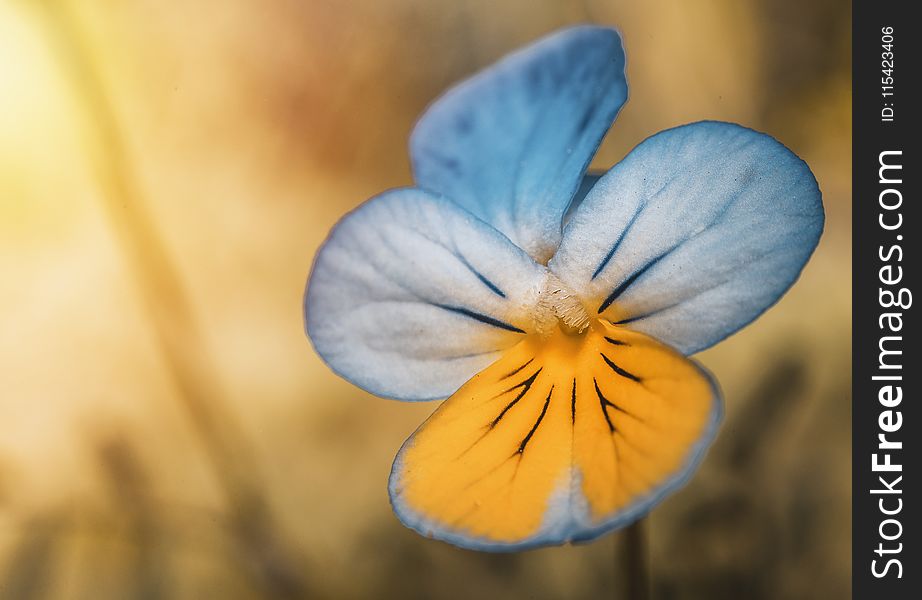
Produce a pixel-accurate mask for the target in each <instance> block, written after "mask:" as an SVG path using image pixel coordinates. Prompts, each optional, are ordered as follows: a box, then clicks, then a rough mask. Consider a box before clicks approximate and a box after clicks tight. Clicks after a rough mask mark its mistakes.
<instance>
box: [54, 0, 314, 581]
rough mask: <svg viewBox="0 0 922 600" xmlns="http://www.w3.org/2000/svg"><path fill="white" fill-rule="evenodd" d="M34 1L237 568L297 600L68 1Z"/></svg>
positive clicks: (258, 486) (256, 482)
mask: <svg viewBox="0 0 922 600" xmlns="http://www.w3.org/2000/svg"><path fill="white" fill-rule="evenodd" d="M36 4H37V5H38V6H39V7H40V8H41V19H40V20H41V21H42V23H43V24H44V25H45V27H46V28H47V31H48V34H49V39H50V42H51V44H52V46H53V50H54V51H56V55H57V58H58V60H59V61H60V64H61V67H62V72H63V73H64V74H65V76H66V77H68V79H69V81H70V86H71V89H72V91H73V94H74V98H75V100H76V102H77V105H78V106H79V108H80V109H81V110H82V111H83V113H84V116H85V121H86V125H87V128H88V132H87V133H88V135H87V139H88V144H89V145H90V146H91V152H90V156H91V158H92V161H93V167H94V168H95V169H96V172H97V176H98V178H99V181H100V184H101V185H102V188H103V190H102V191H103V193H102V194H100V200H101V201H102V203H103V209H104V212H105V214H106V216H107V217H108V219H109V221H110V224H111V226H112V229H113V230H114V232H115V236H116V241H117V243H118V244H119V246H120V248H121V250H122V253H123V255H124V258H125V260H126V262H127V265H126V267H127V268H126V271H127V272H129V273H130V274H132V275H133V276H134V278H135V283H136V284H137V286H138V288H139V291H140V295H141V297H142V298H143V300H144V303H145V309H146V311H147V314H148V317H149V318H150V321H151V324H152V329H153V332H154V336H155V342H156V344H157V345H158V347H159V350H160V352H161V353H162V355H163V358H164V362H165V364H166V368H167V370H168V372H169V375H170V376H171V378H172V380H173V383H174V384H175V385H176V388H177V397H178V398H179V400H180V402H181V404H182V407H183V409H184V410H185V412H186V414H187V415H188V417H189V420H190V421H191V423H192V425H193V427H194V430H195V432H196V434H197V435H198V437H199V439H200V440H201V442H202V445H203V448H204V451H205V454H206V456H207V458H208V460H209V461H210V463H211V467H212V470H213V472H214V473H215V476H216V478H217V479H218V481H219V484H220V485H221V487H222V489H223V492H224V494H225V497H226V500H227V503H228V507H229V511H230V514H231V518H232V529H233V531H234V534H235V536H236V538H237V539H238V540H239V542H240V545H241V548H240V549H241V551H242V552H243V553H244V554H245V559H246V560H245V562H247V563H248V564H250V565H253V566H255V570H256V571H257V573H256V575H257V579H258V580H259V582H260V583H261V584H262V585H263V586H264V587H265V588H266V589H267V591H270V592H271V593H272V594H273V596H275V597H300V596H303V594H304V592H305V591H306V583H305V581H304V576H303V575H302V573H303V569H301V568H299V566H298V565H297V561H294V560H293V559H292V558H291V556H290V554H289V550H288V548H287V547H286V546H285V544H283V543H282V541H281V539H280V538H281V536H280V535H279V533H278V531H277V530H276V528H275V527H274V525H273V524H272V522H271V521H272V520H271V515H270V513H269V510H268V505H267V502H266V498H265V495H264V494H263V492H262V482H261V481H260V478H259V476H258V469H257V466H256V464H255V461H254V460H253V458H252V456H253V455H252V452H250V451H249V450H248V448H249V444H248V443H247V440H246V436H245V435H244V433H243V431H242V430H241V429H240V427H239V425H238V424H237V423H236V421H235V419H234V418H233V417H232V415H231V414H230V413H229V412H228V411H226V410H224V409H223V407H222V405H221V402H220V398H221V396H222V394H221V392H220V390H221V388H222V386H221V383H220V379H219V377H218V374H217V369H216V368H215V365H214V364H213V363H212V361H211V360H210V358H209V352H208V349H207V345H206V344H205V342H204V340H203V338H202V335H201V333H200V331H201V330H200V328H199V326H198V324H197V322H196V319H195V316H194V313H193V310H192V307H191V303H190V301H189V296H188V294H187V292H186V289H185V287H184V285H183V283H182V280H181V278H180V276H179V273H178V270H177V269H176V267H175V266H174V264H173V263H172V261H171V259H170V256H169V253H168V251H167V248H166V245H165V243H164V241H163V239H162V238H161V236H160V233H159V232H158V231H157V228H156V226H155V224H154V221H153V220H152V219H151V217H150V214H149V212H148V209H147V207H146V202H145V199H144V194H143V192H142V189H141V186H140V185H139V184H138V181H137V178H136V175H135V172H134V168H133V165H132V164H131V162H130V159H129V153H128V150H127V147H126V144H125V143H124V138H123V135H122V132H121V129H120V127H119V124H118V120H117V118H116V116H115V113H114V111H113V109H112V105H111V103H110V100H109V97H108V95H107V93H106V89H105V85H104V82H103V79H102V77H101V76H100V73H99V72H98V70H97V67H96V65H95V63H94V60H93V53H92V51H91V50H90V49H89V48H88V47H87V45H86V43H85V41H84V40H83V38H82V36H81V31H80V26H79V24H78V22H77V20H76V19H75V17H74V15H73V14H71V11H70V7H69V6H68V3H67V2H65V1H60V0H37V1H36Z"/></svg>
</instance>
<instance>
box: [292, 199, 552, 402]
mask: <svg viewBox="0 0 922 600" xmlns="http://www.w3.org/2000/svg"><path fill="white" fill-rule="evenodd" d="M545 277H546V269H545V267H543V266H541V265H538V264H536V263H535V262H534V261H533V260H532V259H531V258H530V257H529V256H528V255H527V254H525V253H524V252H523V251H522V250H520V249H519V248H517V247H516V246H515V245H513V244H512V243H511V242H510V241H509V240H508V239H507V238H505V237H504V236H503V235H502V234H500V233H499V232H498V231H496V230H495V229H493V228H492V227H490V226H489V225H487V224H486V223H483V222H482V221H480V220H478V219H477V218H476V217H474V216H473V215H471V214H470V213H468V212H467V211H465V210H463V209H461V208H460V207H458V206H457V205H456V204H454V203H452V202H450V201H448V200H444V199H441V198H438V197H435V196H433V195H432V194H429V193H428V192H425V191H422V190H419V189H414V188H410V189H401V190H392V191H389V192H385V193H383V194H381V195H380V196H377V197H375V198H373V199H371V200H369V201H368V202H366V203H365V204H363V205H362V206H361V207H359V208H358V209H356V210H355V211H353V212H352V213H350V214H348V215H346V216H345V217H344V218H343V219H342V220H341V221H340V222H339V224H338V225H337V226H336V227H335V228H334V229H333V231H332V233H331V234H330V237H329V238H328V239H327V241H326V242H325V243H324V245H323V246H322V247H321V249H320V250H319V251H318V254H317V258H316V260H315V262H314V267H313V271H312V273H311V277H310V280H309V282H308V287H307V292H306V294H305V301H304V307H305V321H306V328H307V333H308V336H309V337H310V339H311V341H312V342H313V344H314V347H315V348H316V350H317V352H318V353H319V354H320V356H321V357H322V358H323V359H324V361H326V363H327V364H328V365H329V366H330V368H332V369H333V370H334V371H335V372H336V373H338V374H339V375H341V376H342V377H345V378H346V379H348V380H349V381H351V382H353V383H355V384H356V385H358V386H360V387H362V388H364V389H366V390H368V391H369V392H372V393H374V394H377V395H379V396H385V397H390V398H397V399H401V400H432V399H437V398H445V397H447V396H449V395H450V394H451V393H453V392H454V391H455V390H457V389H458V388H459V387H460V386H461V385H462V384H463V383H464V382H465V381H467V380H468V379H469V378H470V377H471V376H473V375H474V374H476V373H477V372H478V371H480V370H481V369H483V368H484V367H486V366H487V365H489V364H490V363H491V362H493V361H494V360H495V359H496V358H498V357H499V355H500V353H501V351H502V350H504V349H506V348H508V347H510V346H512V345H514V344H515V343H517V342H519V341H520V340H521V339H522V338H523V337H524V335H525V334H526V333H527V332H530V331H532V329H533V327H534V325H533V321H532V318H531V316H530V315H529V313H528V311H527V310H526V309H527V307H530V306H532V305H533V304H534V302H535V294H536V293H537V290H538V289H540V287H541V285H542V284H543V281H544V278H545Z"/></svg>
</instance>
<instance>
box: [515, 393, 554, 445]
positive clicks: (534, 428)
mask: <svg viewBox="0 0 922 600" xmlns="http://www.w3.org/2000/svg"><path fill="white" fill-rule="evenodd" d="M553 393H554V386H551V391H549V392H548V393H547V400H545V401H544V408H542V409H541V414H540V415H538V420H537V421H535V424H534V425H533V426H532V428H531V431H529V432H528V435H526V436H525V439H524V440H522V443H521V444H520V445H519V449H518V450H516V452H517V453H519V454H524V453H525V446H527V445H528V442H530V441H531V437H532V436H533V435H535V431H537V430H538V425H540V424H541V421H542V420H544V415H546V414H547V407H548V406H549V405H550V404H551V395H552V394H553Z"/></svg>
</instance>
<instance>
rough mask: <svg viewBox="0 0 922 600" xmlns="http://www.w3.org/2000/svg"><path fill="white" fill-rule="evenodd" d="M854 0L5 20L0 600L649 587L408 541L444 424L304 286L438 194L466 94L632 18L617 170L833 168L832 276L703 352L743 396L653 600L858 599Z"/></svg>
mask: <svg viewBox="0 0 922 600" xmlns="http://www.w3.org/2000/svg"><path fill="white" fill-rule="evenodd" d="M849 12H850V7H849V6H848V5H847V3H842V2H834V1H832V0H817V1H813V2H808V1H804V0H785V1H783V2H779V1H772V0H743V1H738V0H704V1H698V2H688V1H682V0H674V1H668V0H647V1H645V2H627V1H603V0H585V1H583V2H577V1H574V2H563V1H553V0H540V1H535V0H513V1H507V2H495V1H488V0H469V1H465V2H448V1H445V2H435V1H431V0H430V1H427V0H360V1H358V2H348V3H347V2H342V1H335V0H311V1H296V0H261V1H255V0H253V1H250V2H226V1H219V0H200V1H197V2H180V1H174V0H136V1H133V2H107V1H103V0H94V1H90V0H85V1H84V0H79V1H78V0H70V1H66V0H4V1H3V2H2V3H0V314H2V328H0V598H4V599H6V598H12V599H16V600H18V599H20V598H93V599H108V598H281V597H306V598H365V597H376V598H383V597H401V598H406V597H409V598H414V597H425V598H433V597H446V598H469V597H499V596H503V597H529V598H545V597H547V598H582V597H587V598H588V597H593V598H594V597H612V596H614V597H618V594H619V590H621V589H622V577H621V571H620V567H619V565H620V564H621V563H620V562H619V559H618V558H617V557H616V549H617V548H618V543H619V538H618V536H608V537H605V538H603V539H601V540H599V541H597V542H595V543H593V544H589V545H584V546H578V547H564V548H553V549H547V550H540V551H533V552H528V553H524V554H518V555H487V554H478V553H472V552H465V551H461V550H456V549H454V548H452V547H449V546H446V545H443V544H441V543H438V542H433V541H429V540H426V539H423V538H421V537H419V536H417V535H416V534H414V533H411V532H410V531H409V530H406V529H404V528H403V527H402V526H401V525H400V524H399V523H398V522H397V520H396V518H395V517H394V516H393V515H392V514H391V512H390V507H389V505H388V501H387V493H386V481H387V475H388V470H389V467H390V462H391V460H392V458H393V456H394V454H395V452H396V451H397V449H398V447H399V446H400V444H401V442H402V441H403V440H404V438H405V437H406V436H407V435H409V433H410V432H411V431H412V430H413V429H414V428H415V427H416V425H418V424H419V423H420V422H421V421H422V420H423V419H424V417H425V416H426V415H427V414H428V413H429V412H430V411H431V410H432V409H433V405H431V404H425V403H424V404H416V405H410V404H401V403H397V402H391V401H384V400H379V399H376V398H373V397H370V396H368V395H367V394H365V393H363V392H361V391H360V390H358V389H356V388H354V387H352V386H351V385H349V384H348V383H346V382H344V381H341V380H339V379H337V378H336V377H335V376H333V375H332V374H331V373H330V372H329V371H328V370H327V369H326V368H325V367H324V366H323V365H322V364H321V362H320V360H319V359H318V358H317V357H316V355H315V354H314V353H313V351H312V350H311V348H310V345H309V343H308V341H307V339H306V337H305V336H304V334H303V332H302V322H301V319H302V317H301V294H302V292H303V286H304V283H305V279H306V277H307V273H308V271H309V268H310V265H311V260H312V257H313V254H314V252H315V250H316V249H317V247H318V245H319V244H320V243H321V241H322V240H323V238H324V236H325V234H326V232H327V231H328V229H329V228H330V226H331V225H332V224H333V223H334V222H335V221H336V220H337V219H338V218H339V217H340V216H341V215H342V214H343V213H344V212H346V211H347V210H349V209H351V208H353V207H354V206H356V205H357V204H359V203H360V202H362V201H363V200H365V199H366V198H367V197H369V196H371V195H372V194H374V193H376V192H378V191H380V190H383V189H385V188H387V187H393V186H399V185H405V184H408V183H409V182H410V175H409V168H408V161H407V156H406V143H407V135H408V133H409V131H410V129H411V127H412V124H413V120H414V118H415V117H416V116H417V115H418V114H419V113H420V111H421V110H422V109H423V108H424V107H425V105H426V104H427V102H429V101H430V100H431V99H432V98H433V97H435V96H436V95H437V94H438V93H439V92H440V91H441V90H443V89H444V88H445V87H446V86H448V85H449V84H450V83H451V82H453V81H456V80H458V79H459V78H461V77H463V76H465V75H467V74H469V73H472V72H473V71H475V70H477V69H478V68H480V67H482V66H484V65H486V64H488V63H490V62H491V61H492V60H494V59H496V58H498V57H499V56H501V55H502V54H504V53H505V52H507V51H509V50H511V49H513V48H516V47H517V46H520V45H522V44H524V43H526V42H528V41H530V40H532V39H534V38H536V37H538V36H540V35H541V34H544V33H546V32H548V31H550V30H553V29H555V28H557V27H560V26H562V25H566V24H569V23H576V22H584V21H594V22H597V23H604V24H615V25H617V26H618V27H619V28H620V29H621V30H622V32H623V35H624V39H625V45H626V47H627V52H628V78H629V82H630V85H631V99H630V101H629V103H628V105H627V106H626V108H625V110H624V111H623V112H622V114H621V117H620V119H619V120H618V122H617V123H616V125H615V127H614V129H613V130H612V132H611V134H610V136H609V138H608V139H607V140H606V142H605V144H604V146H603V149H602V151H601V153H600V155H599V157H598V159H597V161H596V166H599V167H605V166H608V165H610V164H612V163H613V162H615V161H617V160H618V159H619V158H620V157H622V156H623V155H624V154H625V153H626V152H627V151H628V150H629V149H630V148H631V147H633V146H634V145H635V144H636V143H638V142H639V141H640V140H642V139H643V138H645V137H646V136H648V135H650V134H652V133H654V132H656V131H658V130H660V129H663V128H666V127H670V126H674V125H678V124H681V123H685V122H689V121H694V120H699V119H705V118H711V119H724V120H731V121H736V122H739V123H741V124H744V125H747V126H750V127H753V128H756V129H760V130H763V131H766V132H768V133H771V134H772V135H774V136H776V137H777V138H778V139H780V140H782V141H783V142H784V143H785V144H787V145H788V146H789V147H790V148H792V149H793V150H794V151H795V152H796V153H798V154H799V155H800V156H801V157H803V158H804V159H805V160H806V161H807V162H808V163H809V164H810V166H811V167H812V169H813V171H814V173H815V174H816V176H817V179H818V180H819V182H820V186H821V188H822V190H823V192H824V198H825V203H826V207H827V213H828V220H827V230H826V233H825V235H824V237H823V240H822V242H821V244H820V247H819V249H818V251H817V253H816V255H815V257H814V259H813V260H812V262H811V263H810V264H809V265H808V267H807V269H806V271H805V272H804V275H803V277H802V279H801V281H800V282H799V283H798V284H797V285H796V286H795V288H794V289H793V290H792V292H791V293H789V294H788V295H787V296H786V297H785V298H784V300H783V301H782V302H781V303H780V304H778V305H777V306H776V307H775V308H773V309H772V310H770V311H769V312H768V313H767V314H766V315H765V316H763V317H762V318H761V319H760V320H759V321H758V322H757V323H756V324H755V325H753V326H751V327H749V328H748V329H746V330H745V331H744V332H742V333H740V334H738V335H736V336H734V337H733V338H732V339H730V340H728V341H726V342H724V343H722V344H721V345H720V346H719V347H717V348H715V349H713V350H709V351H707V352H705V353H703V354H702V355H700V357H699V358H700V359H701V360H702V361H703V362H704V364H705V365H706V366H707V367H708V368H710V369H711V370H712V371H713V372H714V373H716V375H717V376H718V378H719V380H720V381H721V383H722V386H723V389H724V392H725V396H726V405H727V411H726V413H727V416H726V421H725V424H724V427H723V430H722V432H721V434H720V436H719V438H718V441H717V443H716V446H715V448H714V450H713V451H712V452H711V454H710V456H709V457H708V459H707V460H706V461H705V463H704V466H703V467H702V469H701V471H700V472H699V473H698V475H697V476H696V477H695V478H694V479H693V480H692V482H691V484H690V485H689V486H688V487H687V488H685V489H684V490H683V491H681V492H680V493H678V494H676V495H674V496H672V497H671V498H670V499H668V500H667V501H666V502H665V503H664V504H663V505H662V506H661V507H660V508H658V509H656V511H655V512H654V513H653V515H652V517H651V518H650V520H649V531H650V534H651V540H650V548H651V553H652V558H651V565H652V578H653V583H654V590H655V592H656V594H655V597H657V598H663V599H684V598H747V599H756V600H757V599H759V598H846V597H848V595H849V591H848V588H849V574H850V562H849V557H850V545H849V540H850V523H849V518H850V500H849V497H850V496H849V494H850V492H849V484H850V452H849V440H850V418H849V414H850V384H851V381H850V324H849V313H850V275H849V263H850V239H849V230H850V207H849V205H850V142H851V130H850V107H851V104H850V65H849V53H850V41H849V36H850V16H849Z"/></svg>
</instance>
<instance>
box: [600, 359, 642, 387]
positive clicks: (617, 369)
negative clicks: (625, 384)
mask: <svg viewBox="0 0 922 600" xmlns="http://www.w3.org/2000/svg"><path fill="white" fill-rule="evenodd" d="M599 356H601V357H602V360H604V361H605V362H606V363H607V364H608V366H609V367H611V369H612V371H614V372H615V373H617V374H618V375H621V376H622V377H626V378H627V379H630V380H631V381H636V382H637V383H640V377H638V376H637V375H634V374H633V373H631V372H629V371H625V370H624V369H622V368H621V367H619V366H618V365H616V364H615V363H614V362H613V361H612V360H611V359H610V358H608V357H607V356H605V355H604V354H602V353H601V352H600V353H599Z"/></svg>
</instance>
